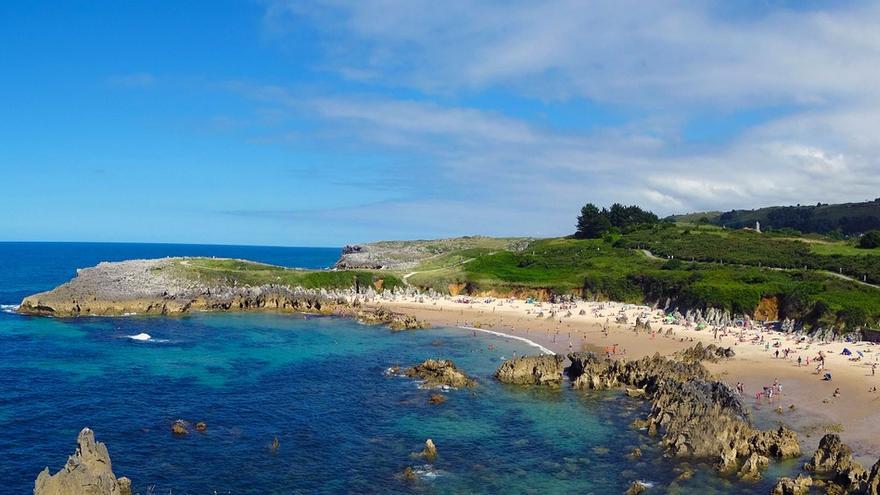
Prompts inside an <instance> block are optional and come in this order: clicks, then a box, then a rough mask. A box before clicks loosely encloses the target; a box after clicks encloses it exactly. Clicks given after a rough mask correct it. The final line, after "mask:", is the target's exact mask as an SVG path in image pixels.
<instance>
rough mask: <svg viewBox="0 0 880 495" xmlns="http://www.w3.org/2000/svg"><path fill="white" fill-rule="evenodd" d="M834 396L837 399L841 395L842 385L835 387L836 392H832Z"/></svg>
mask: <svg viewBox="0 0 880 495" xmlns="http://www.w3.org/2000/svg"><path fill="white" fill-rule="evenodd" d="M832 397H834V398H835V399H836V398H838V397H840V387H837V388H835V389H834V393H833V394H832Z"/></svg>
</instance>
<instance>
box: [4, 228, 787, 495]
mask: <svg viewBox="0 0 880 495" xmlns="http://www.w3.org/2000/svg"><path fill="white" fill-rule="evenodd" d="M0 250H2V246H0ZM74 267H75V266H74ZM18 269H20V270H23V269H24V268H22V267H21V266H20V265H19V268H18ZM7 270H8V268H7ZM0 274H2V273H0ZM48 281H49V277H46V278H45V280H43V282H41V283H44V284H45V283H48ZM2 283H3V280H0V284H2ZM29 283H34V281H33V280H31V281H29ZM54 283H56V282H53V284H54ZM6 284H7V287H6V290H7V291H9V292H12V291H17V290H20V288H18V287H14V286H13V285H14V284H11V283H10V282H8V281H6ZM35 285H39V283H35ZM141 332H145V333H148V334H150V335H151V336H152V340H150V341H147V342H139V341H135V340H132V339H130V338H128V336H131V335H136V334H138V333H141ZM513 352H517V353H518V354H520V355H521V354H524V353H528V352H533V349H531V348H529V347H528V346H526V345H525V344H524V343H522V342H517V341H512V340H507V339H504V338H501V337H496V336H492V335H487V334H482V333H477V334H476V335H474V334H473V333H471V332H468V331H463V330H459V329H449V328H440V329H431V330H426V331H411V332H399V333H393V332H390V331H389V330H387V329H386V328H384V327H371V326H364V325H360V324H357V323H356V322H353V321H351V320H345V319H338V318H329V317H303V316H296V315H278V314H268V313H262V314H205V313H202V314H193V315H190V316H186V317H177V318H162V317H128V318H79V319H49V318H34V317H23V316H19V315H15V314H10V313H0V428H2V430H3V431H4V435H2V436H0V459H3V461H2V462H0V480H2V481H3V482H2V483H0V494H6V493H9V494H13V493H15V494H20V493H29V492H30V490H32V487H33V479H34V478H35V477H36V475H37V473H38V472H39V471H40V470H41V469H42V468H43V467H45V466H46V465H48V466H49V467H50V468H51V469H52V470H53V471H55V470H57V469H59V468H61V467H62V466H63V464H64V462H65V460H66V457H67V455H69V454H70V453H72V452H73V450H74V448H75V438H76V434H77V432H78V431H79V430H80V429H81V428H82V427H84V426H89V427H91V428H92V429H94V430H95V431H96V435H97V438H98V440H99V441H102V442H105V443H107V445H108V447H109V449H110V453H111V456H112V459H113V465H114V471H115V472H116V473H117V475H125V476H128V477H130V478H131V479H132V480H133V481H134V489H135V491H136V492H139V493H142V494H143V493H157V494H158V493H162V494H164V493H169V492H171V493H174V494H185V493H191V494H204V493H214V492H216V493H221V494H222V493H235V494H239V493H242V494H272V493H278V494H282V493H285V494H287V493H425V494H434V493H437V494H441V493H540V494H545V493H596V494H600V493H622V492H623V491H624V490H625V489H626V487H627V486H628V484H629V483H630V482H631V481H632V480H635V479H641V480H646V481H651V482H654V483H656V488H655V489H654V490H653V492H655V493H694V492H696V491H699V492H703V493H730V492H732V491H735V492H736V493H756V494H757V493H760V494H764V493H767V492H768V487H769V485H770V482H769V481H767V482H761V483H757V484H746V485H742V484H737V485H732V484H731V482H730V481H728V480H724V479H720V478H718V477H717V476H715V475H714V474H712V473H710V472H709V471H705V472H699V473H698V474H697V476H695V477H694V478H693V479H691V480H689V481H686V482H682V483H680V484H679V485H678V486H677V485H676V484H674V483H673V479H674V478H675V477H676V476H677V474H678V473H677V472H676V469H680V468H681V466H680V465H679V464H677V463H674V462H672V461H671V460H669V459H666V458H664V457H663V455H662V451H661V450H660V449H659V448H658V447H657V445H656V443H655V442H654V440H652V439H649V438H648V437H645V436H644V435H642V434H641V433H639V432H637V431H634V430H632V429H631V428H630V427H629V424H630V423H631V422H632V420H633V419H634V418H635V417H636V416H638V415H640V414H641V415H643V414H645V412H646V405H645V404H644V403H642V402H638V401H634V400H631V399H628V398H626V397H623V396H621V394H619V393H601V394H585V393H580V392H575V391H572V390H569V389H567V388H563V389H561V390H555V391H554V390H546V389H536V388H519V387H509V386H504V385H501V384H498V383H496V382H494V381H493V380H492V379H491V374H492V372H493V371H494V370H495V368H496V367H497V366H498V364H499V363H500V362H501V360H502V359H503V358H504V357H505V356H511V355H512V354H513ZM430 357H440V358H450V359H453V360H454V361H455V362H456V364H457V365H458V366H459V367H460V368H462V369H463V370H465V371H466V372H467V373H469V374H470V375H472V376H474V377H476V379H477V380H478V382H479V386H478V387H476V388H475V389H473V390H451V391H447V392H444V394H445V395H446V396H447V398H448V401H447V402H446V403H444V404H441V405H431V404H429V403H428V401H427V399H428V396H429V395H430V394H431V393H432V392H431V391H428V390H423V389H421V388H419V386H418V383H417V382H416V381H414V380H411V379H408V378H403V377H395V376H386V373H385V371H386V370H387V368H388V367H390V366H392V365H395V364H399V365H409V364H414V363H418V362H421V361H423V360H424V359H427V358H430ZM178 418H182V419H184V420H187V421H190V422H193V423H194V422H196V421H205V422H206V423H207V424H208V430H207V431H206V432H204V433H198V432H195V431H194V432H192V433H191V434H189V435H188V436H186V437H175V436H173V435H172V434H171V433H170V427H171V424H172V422H173V421H174V420H176V419H178ZM275 437H277V438H278V440H279V444H280V446H279V448H278V449H277V450H274V451H273V449H271V448H270V445H271V443H272V441H273V438H275ZM426 438H432V439H433V440H434V442H435V443H436V445H437V447H438V449H439V452H440V454H439V457H438V458H437V460H436V461H435V462H434V464H433V465H428V464H426V463H425V462H424V461H423V460H422V459H419V458H414V457H412V455H411V454H412V453H413V452H417V451H419V450H421V448H422V446H423V443H424V441H425V439H426ZM637 446H639V447H641V449H642V451H643V453H644V455H643V457H642V458H641V459H638V460H637V461H633V460H630V459H628V458H627V454H628V453H629V452H630V451H631V450H632V449H633V448H634V447H637ZM407 466H412V467H414V468H415V469H416V472H417V473H418V474H419V479H417V480H415V481H407V480H404V479H402V478H401V477H400V476H399V474H400V473H401V472H402V471H403V469H404V468H406V467H407ZM793 467H794V466H793V465H792V466H787V467H785V466H784V467H782V468H781V469H777V471H779V472H783V471H786V470H790V469H791V468H793ZM768 478H769V476H768ZM670 484H672V485H671V486H672V488H671V489H667V487H669V486H670Z"/></svg>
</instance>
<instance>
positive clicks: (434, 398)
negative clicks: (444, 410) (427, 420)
mask: <svg viewBox="0 0 880 495" xmlns="http://www.w3.org/2000/svg"><path fill="white" fill-rule="evenodd" d="M444 402H446V396H445V395H443V394H431V396H430V397H428V403H429V404H434V405H438V404H443V403H444Z"/></svg>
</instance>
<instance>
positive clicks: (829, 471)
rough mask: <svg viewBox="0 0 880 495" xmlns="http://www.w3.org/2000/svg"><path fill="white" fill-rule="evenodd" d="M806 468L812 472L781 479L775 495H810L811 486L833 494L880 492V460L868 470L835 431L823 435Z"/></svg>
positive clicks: (777, 484) (861, 494)
mask: <svg viewBox="0 0 880 495" xmlns="http://www.w3.org/2000/svg"><path fill="white" fill-rule="evenodd" d="M804 470H805V471H807V473H809V474H810V475H804V474H801V475H799V476H798V477H797V479H794V480H793V479H791V478H780V479H779V481H777V482H776V486H775V487H774V488H773V491H771V492H770V493H771V495H806V494H808V493H809V492H810V487H811V486H821V487H823V488H824V492H825V493H829V494H840V495H880V460H878V461H877V463H876V464H874V467H873V468H871V471H870V472H868V471H867V470H866V469H865V468H864V467H862V465H861V464H859V463H858V462H856V461H855V460H854V459H853V453H852V449H850V448H849V446H848V445H846V444H844V443H843V442H842V441H841V440H840V436H838V435H836V434H833V433H829V434H827V435H825V436H824V437H822V440H820V441H819V447H818V448H817V449H816V452H815V453H814V454H813V456H812V457H810V460H809V461H808V462H807V463H806V464H804ZM811 475H812V476H811Z"/></svg>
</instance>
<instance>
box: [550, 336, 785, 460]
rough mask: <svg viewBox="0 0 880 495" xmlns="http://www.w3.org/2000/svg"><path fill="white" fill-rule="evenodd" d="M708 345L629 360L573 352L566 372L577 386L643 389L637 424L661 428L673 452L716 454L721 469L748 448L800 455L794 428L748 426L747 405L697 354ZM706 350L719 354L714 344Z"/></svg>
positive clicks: (774, 454)
mask: <svg viewBox="0 0 880 495" xmlns="http://www.w3.org/2000/svg"><path fill="white" fill-rule="evenodd" d="M706 349H708V347H707V348H702V347H700V348H698V349H697V350H695V351H692V352H690V353H686V354H683V355H678V356H674V357H673V358H666V357H663V356H660V355H659V354H656V355H654V356H652V357H645V358H642V359H639V360H635V361H629V362H623V361H619V360H609V359H599V358H598V357H597V356H596V355H595V354H593V353H572V354H569V356H568V358H569V360H570V361H571V365H570V366H569V367H568V368H567V369H566V373H567V374H568V376H569V379H570V380H571V381H572V386H574V387H575V388H590V389H600V390H601V389H608V388H617V387H624V386H627V387H638V388H639V389H642V390H644V391H645V397H646V398H647V399H648V400H650V401H651V403H652V407H651V412H650V414H649V416H648V417H647V418H646V420H645V421H644V422H643V423H640V424H639V425H638V426H644V427H646V428H647V430H648V434H649V435H656V434H657V433H662V438H663V444H664V445H665V446H666V448H667V450H668V451H669V452H670V453H671V454H672V455H674V456H676V457H693V458H703V459H715V460H718V461H719V462H718V463H717V467H718V469H719V470H722V471H729V472H734V471H735V470H736V468H737V463H738V462H737V461H738V460H739V459H746V458H748V457H749V456H751V455H752V454H758V455H760V456H764V457H774V458H788V457H796V456H798V455H800V445H799V444H798V442H797V436H796V435H795V434H794V432H792V431H790V430H787V429H785V428H780V429H778V430H771V431H760V430H757V429H755V428H754V427H752V426H751V423H750V421H749V416H748V410H747V409H746V408H745V406H744V405H743V404H742V402H741V401H740V398H739V396H738V395H737V394H736V392H735V391H734V390H733V389H732V388H731V387H729V386H728V385H726V384H724V383H721V382H718V381H715V380H713V379H712V378H711V376H710V375H709V372H708V371H707V370H706V368H704V367H703V366H702V364H700V362H699V361H698V360H697V358H700V357H702V356H704V355H706ZM709 352H710V353H711V354H712V355H717V354H716V352H717V348H712V349H710V351H709Z"/></svg>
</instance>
